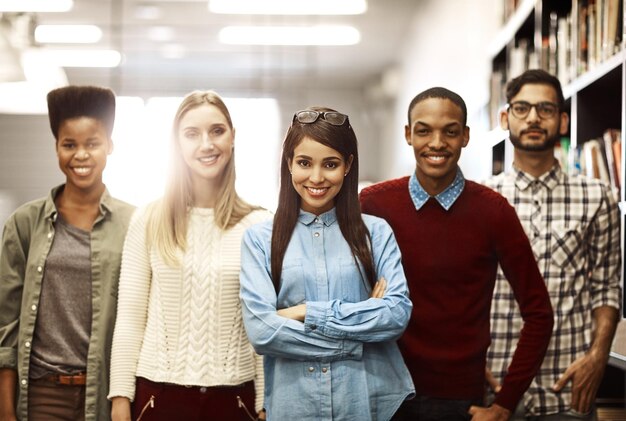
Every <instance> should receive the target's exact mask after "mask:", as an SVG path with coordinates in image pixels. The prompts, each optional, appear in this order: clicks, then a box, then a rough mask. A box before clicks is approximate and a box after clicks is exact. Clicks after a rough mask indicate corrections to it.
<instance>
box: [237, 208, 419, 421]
mask: <svg viewBox="0 0 626 421" xmlns="http://www.w3.org/2000/svg"><path fill="white" fill-rule="evenodd" d="M363 220H364V221H365V224H366V226H367V228H368V229H369V232H370V234H371V239H372V254H373V261H374V268H375V270H376V274H377V276H378V277H384V278H385V279H386V280H387V288H386V290H385V296H384V297H383V298H370V292H371V288H370V286H369V282H367V281H365V280H363V279H362V277H361V275H360V274H359V270H358V269H357V266H356V264H355V262H354V258H353V256H352V253H351V251H350V247H349V246H348V243H347V242H346V240H345V239H344V237H343V235H342V234H341V230H340V229H339V223H338V222H337V219H336V215H335V210H334V209H332V210H330V211H328V212H326V213H324V214H322V215H319V216H316V215H314V214H311V213H307V212H304V211H301V212H300V215H299V217H298V222H297V223H296V226H295V228H294V231H293V235H292V237H291V240H290V242H289V246H288V247H287V250H286V253H285V258H284V260H283V269H282V275H281V285H280V291H279V293H278V296H277V295H276V292H275V290H274V285H273V283H272V278H271V264H270V250H271V241H272V225H273V221H267V222H263V223H260V224H257V225H255V226H253V227H251V228H249V229H248V230H247V231H246V233H245V234H244V237H243V244H242V255H241V279H240V280H241V299H242V312H243V319H244V323H245V327H246V331H247V333H248V336H249V338H250V342H251V343H252V344H253V346H254V347H255V349H256V351H257V352H258V353H259V354H262V355H264V356H265V358H264V363H265V408H266V409H267V416H268V420H270V421H274V420H278V421H281V420H298V421H308V420H310V421H324V420H328V421H330V420H360V421H361V420H363V421H368V420H372V421H373V420H377V421H381V420H389V419H391V417H392V416H393V414H394V413H395V412H396V410H397V409H398V408H399V406H400V404H401V403H402V402H403V401H404V400H405V399H406V398H407V397H408V396H410V395H412V394H414V390H415V389H414V387H413V383H412V380H411V376H410V374H409V371H408V369H407V368H406V366H405V364H404V361H403V359H402V355H401V354H400V351H399V349H398V347H397V345H396V340H397V339H398V338H399V337H400V335H402V333H403V332H404V330H405V328H406V326H407V324H408V322H409V318H410V316H411V309H412V304H411V301H410V300H409V295H408V288H407V283H406V278H405V276H404V271H403V268H402V264H401V257H400V251H399V248H398V245H397V243H396V240H395V237H394V236H393V232H392V230H391V227H390V226H389V225H388V224H387V222H385V221H384V220H383V219H381V218H377V217H374V216H370V215H363ZM301 303H306V317H305V320H304V323H302V322H299V321H296V320H292V319H287V318H285V317H281V316H279V315H278V314H277V312H276V310H277V309H282V308H286V307H291V306H294V305H297V304H301Z"/></svg>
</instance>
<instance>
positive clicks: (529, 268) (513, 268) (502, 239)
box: [490, 199, 554, 412]
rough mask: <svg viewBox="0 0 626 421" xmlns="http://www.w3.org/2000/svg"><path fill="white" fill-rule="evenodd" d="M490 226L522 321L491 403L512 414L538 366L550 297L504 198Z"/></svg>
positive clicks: (543, 349) (547, 329)
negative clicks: (514, 348) (499, 384)
mask: <svg viewBox="0 0 626 421" xmlns="http://www.w3.org/2000/svg"><path fill="white" fill-rule="evenodd" d="M490 226H491V228H492V229H491V232H492V235H493V238H494V241H495V246H496V250H497V257H498V260H499V263H500V266H501V267H502V271H503V272H504V275H505V276H506V279H507V280H508V282H509V283H510V284H511V288H512V290H513V293H514V295H515V299H516V300H517V303H518V305H519V308H520V312H521V315H522V319H523V320H524V325H523V327H522V330H521V334H520V338H519V341H518V344H517V348H516V350H515V353H514V354H513V359H512V360H511V363H510V365H509V368H508V371H507V374H506V376H505V377H504V379H503V381H502V389H501V390H500V392H498V394H497V396H496V399H495V402H494V403H496V404H498V405H500V406H502V407H504V408H507V409H509V410H510V411H512V412H513V411H514V410H515V407H516V406H517V403H518V401H519V400H520V398H521V397H522V395H523V394H524V392H525V391H526V389H528V386H529V385H530V383H531V381H532V379H533V378H534V377H535V375H536V373H537V371H538V370H539V367H540V366H541V363H542V361H543V357H544V354H545V352H546V349H547V347H548V343H549V342H550V336H551V334H552V325H553V323H554V320H553V313H552V305H551V303H550V297H549V295H548V291H547V289H546V286H545V282H544V280H543V277H542V276H541V273H540V272H539V268H538V267H537V262H536V260H535V257H534V254H533V251H532V248H531V245H530V242H529V240H528V237H527V236H526V233H525V232H524V229H523V228H522V225H521V223H520V221H519V218H518V217H517V214H516V213H515V210H514V208H513V207H512V206H511V205H509V204H508V202H506V200H505V199H502V201H501V203H500V206H499V207H497V209H495V212H494V214H493V215H492V218H490Z"/></svg>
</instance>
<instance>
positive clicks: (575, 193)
mask: <svg viewBox="0 0 626 421" xmlns="http://www.w3.org/2000/svg"><path fill="white" fill-rule="evenodd" d="M485 184H486V185H487V186H489V187H491V188H493V189H494V190H496V191H497V192H499V193H500V194H502V195H503V196H505V197H506V198H507V199H508V200H509V202H510V203H511V205H513V206H514V207H515V209H516V211H517V214H518V216H519V218H520V221H521V223H522V226H523V227H524V230H525V231H526V234H527V235H528V238H529V239H530V242H531V245H532V248H533V251H534V253H535V258H536V259H537V264H538V265H539V270H540V272H541V273H542V275H543V277H544V280H545V282H546V285H547V288H548V292H549V293H550V300H551V302H552V307H553V309H554V319H555V320H554V330H553V334H552V339H551V341H550V345H549V347H548V350H547V352H546V355H545V358H544V361H543V364H542V366H541V368H540V369H539V372H538V373H537V376H536V377H535V379H534V380H533V382H532V383H531V385H530V387H529V389H528V391H527V392H526V394H525V395H524V398H523V401H524V406H525V407H526V414H527V415H546V414H553V413H558V412H563V411H567V410H568V409H569V408H570V404H571V382H570V383H568V384H567V385H566V387H565V388H564V389H563V390H562V391H561V392H560V393H555V392H554V391H552V389H551V386H552V385H554V383H555V382H556V380H557V379H558V378H559V377H560V376H561V375H562V374H563V373H564V372H565V370H566V369H567V368H568V367H569V366H570V364H571V363H572V362H573V361H574V360H576V359H577V358H578V357H580V356H581V355H583V354H584V353H585V352H586V351H587V350H588V349H589V347H590V345H591V340H592V311H593V310H594V309H596V308H598V307H602V306H609V307H614V308H618V309H619V307H620V302H621V285H620V273H621V272H620V271H621V253H620V220H619V209H618V207H617V204H616V200H615V197H614V194H613V193H612V192H611V191H610V189H609V188H608V187H607V186H606V185H604V184H602V183H600V182H599V181H598V180H592V179H588V178H585V177H582V176H571V175H568V174H565V173H564V172H562V171H561V168H560V167H559V165H558V164H557V165H555V166H554V167H553V168H552V170H550V171H549V172H547V173H545V174H543V175H542V176H541V177H539V178H534V177H532V176H530V175H529V174H527V173H524V172H523V171H519V170H517V169H515V168H514V169H513V170H512V171H509V172H507V173H503V174H500V175H498V176H495V177H493V178H491V179H489V180H488V181H487V182H486V183H485ZM522 324H523V321H522V318H521V316H520V314H519V309H518V307H517V303H516V301H515V297H514V296H513V293H512V291H511V288H510V286H509V283H508V282H507V281H506V279H505V278H504V275H503V274H502V271H501V270H499V273H498V278H497V281H496V286H495V289H494V300H493V303H492V309H491V340H492V342H491V347H490V349H489V352H488V354H487V359H488V363H487V364H488V367H489V368H490V369H491V371H492V372H493V374H494V376H495V377H496V378H497V379H499V380H500V381H501V380H502V378H503V377H504V374H505V373H506V370H507V367H508V365H509V363H510V361H511V358H512V356H513V352H514V351H515V347H516V345H517V341H518V339H519V333H520V330H521V328H522Z"/></svg>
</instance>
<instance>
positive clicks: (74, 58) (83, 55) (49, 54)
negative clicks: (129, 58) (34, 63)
mask: <svg viewBox="0 0 626 421" xmlns="http://www.w3.org/2000/svg"><path fill="white" fill-rule="evenodd" d="M41 54H42V55H43V56H44V57H45V58H46V60H49V61H50V62H51V63H53V64H55V65H57V66H59V67H117V66H119V65H120V63H121V62H122V55H121V54H120V53H119V51H115V50H52V49H50V50H43V51H42V52H41Z"/></svg>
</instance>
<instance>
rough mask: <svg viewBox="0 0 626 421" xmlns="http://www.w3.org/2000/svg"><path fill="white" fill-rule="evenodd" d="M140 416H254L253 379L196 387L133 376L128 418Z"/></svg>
mask: <svg viewBox="0 0 626 421" xmlns="http://www.w3.org/2000/svg"><path fill="white" fill-rule="evenodd" d="M240 402H242V403H243V405H242V404H240ZM246 409H247V411H248V412H249V413H250V415H248V413H247V412H246ZM142 411H143V415H142ZM140 416H141V421H172V420H186V421H225V420H228V421H250V420H255V419H256V412H255V410H254V383H253V382H252V381H249V382H247V383H244V384H241V385H239V386H221V387H199V386H180V385H175V384H170V383H155V382H152V381H150V380H148V379H145V378H143V377H137V387H136V391H135V400H134V402H133V404H132V419H133V420H134V421H136V420H137V419H138V418H139V417H140Z"/></svg>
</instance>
